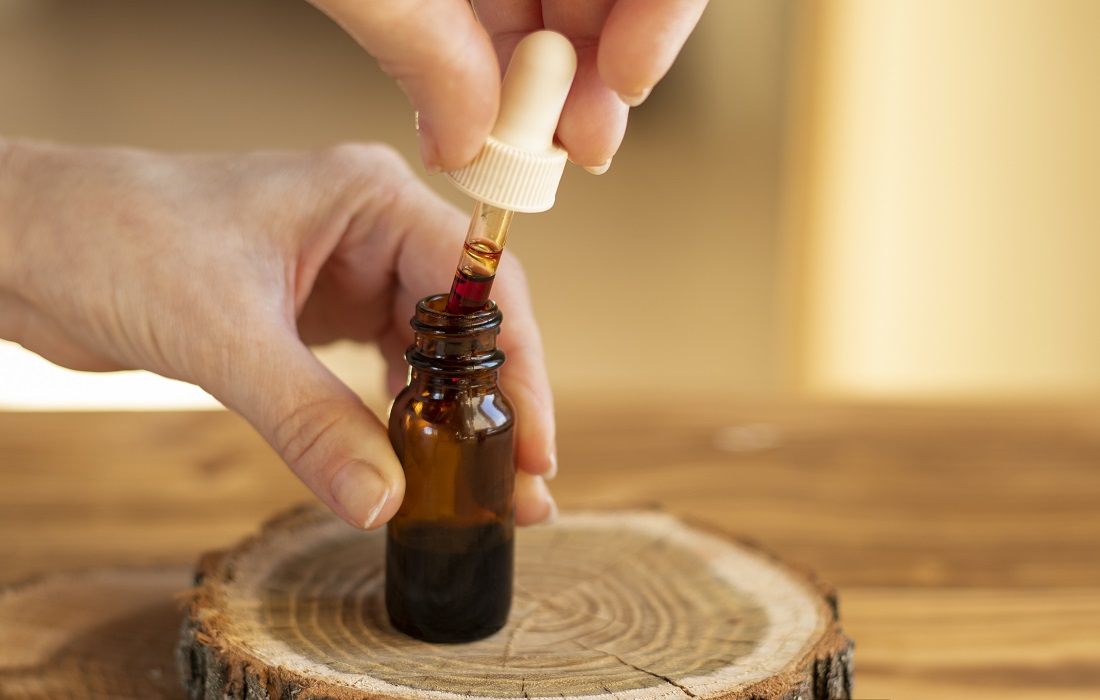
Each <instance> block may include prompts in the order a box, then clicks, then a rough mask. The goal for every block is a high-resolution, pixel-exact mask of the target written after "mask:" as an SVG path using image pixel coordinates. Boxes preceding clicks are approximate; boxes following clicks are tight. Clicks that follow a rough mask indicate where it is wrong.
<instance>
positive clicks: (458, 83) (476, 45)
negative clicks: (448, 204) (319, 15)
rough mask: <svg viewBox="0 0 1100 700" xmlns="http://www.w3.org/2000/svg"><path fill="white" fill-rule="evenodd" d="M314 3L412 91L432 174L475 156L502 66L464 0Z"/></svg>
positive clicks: (492, 111) (493, 108)
mask: <svg viewBox="0 0 1100 700" xmlns="http://www.w3.org/2000/svg"><path fill="white" fill-rule="evenodd" d="M311 1H312V2H313V4H314V5H316V6H317V8H318V9H320V10H321V11H322V12H324V13H325V14H327V15H328V16H329V17H331V18H332V19H334V20H335V21H336V22H337V23H338V24H340V25H341V26H342V27H343V28H344V29H345V30H346V31H347V32H348V33H349V34H351V35H352V37H354V38H355V39H356V41H358V42H359V43H360V44H362V45H363V47H364V48H365V49H366V50H367V51H368V52H369V53H370V54H371V55H372V56H374V57H375V58H376V59H378V62H379V64H380V65H381V66H382V69H383V70H385V71H386V72H387V73H388V74H389V75H391V76H393V78H395V79H396V80H397V82H398V83H399V84H400V85H401V88H402V89H403V90H404V91H405V93H406V94H407V95H408V96H409V99H410V100H411V101H412V103H413V106H414V107H415V108H416V110H417V111H418V118H417V123H418V130H419V132H420V157H421V160H422V161H423V162H424V166H425V167H426V168H427V169H428V171H429V172H438V171H439V170H454V169H457V168H460V167H462V166H463V165H466V163H468V162H470V161H471V160H472V159H473V158H474V156H475V155H477V152H478V150H479V149H480V148H481V145H482V144H483V143H484V142H485V138H486V136H488V135H489V131H490V130H491V129H492V126H493V122H494V120H495V119H496V113H497V107H498V104H499V100H500V69H499V66H498V64H497V61H496V59H495V54H494V52H493V48H492V45H491V44H490V42H489V39H488V37H487V36H486V35H485V31H484V30H483V29H482V28H481V27H480V26H479V25H478V23H477V20H476V19H475V17H474V15H473V12H471V10H470V6H469V4H468V3H466V2H464V1H462V0H421V1H420V2H416V3H406V2H362V1H360V0H311Z"/></svg>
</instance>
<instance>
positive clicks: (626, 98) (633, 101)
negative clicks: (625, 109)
mask: <svg viewBox="0 0 1100 700" xmlns="http://www.w3.org/2000/svg"><path fill="white" fill-rule="evenodd" d="M652 90H653V88H645V89H644V90H642V91H641V92H636V93H634V94H633V95H624V94H623V93H621V92H620V93H619V99H620V100H622V101H623V102H625V103H626V104H628V105H630V106H631V107H637V106H638V105H640V104H641V103H643V102H645V99H646V98H647V97H649V93H650V92H651V91H652Z"/></svg>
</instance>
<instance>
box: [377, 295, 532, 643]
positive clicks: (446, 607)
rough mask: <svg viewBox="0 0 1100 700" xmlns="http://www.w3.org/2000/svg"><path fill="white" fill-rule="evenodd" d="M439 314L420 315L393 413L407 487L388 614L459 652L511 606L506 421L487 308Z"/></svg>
mask: <svg viewBox="0 0 1100 700" xmlns="http://www.w3.org/2000/svg"><path fill="white" fill-rule="evenodd" d="M446 306H447V296H446V295H437V296H430V297H426V298H424V299H421V300H420V302H419V303H418V304H417V306H416V315H415V316H414V317H413V319H412V322H411V323H412V327H413V330H414V331H415V334H416V339H415V342H414V343H413V345H412V346H410V347H409V350H408V352H406V353H405V357H406V359H407V360H408V361H409V365H410V367H411V372H410V375H409V384H408V386H407V387H405V389H404V390H403V391H402V392H401V393H400V394H398V396H397V398H396V399H395V400H394V404H393V408H392V409H391V410H390V419H389V434H390V442H391V443H392V444H393V448H394V450H395V451H396V452H397V457H398V458H399V459H400V460H401V464H402V466H403V468H404V470H405V484H406V486H405V498H404V501H402V503H401V508H400V509H399V510H398V511H397V514H396V515H395V516H394V517H393V519H392V520H391V521H390V522H389V524H388V526H387V531H386V610H387V612H388V613H389V617H390V621H391V622H392V624H393V626H394V627H395V628H396V629H398V630H400V631H401V632H404V633H405V634H408V635H410V636H413V637H417V638H419V639H423V640H426V641H430V642H465V641H472V640H475V639H481V638H482V637H486V636H488V635H490V634H492V633H493V632H496V631H497V630H499V629H500V628H501V627H503V626H504V623H505V622H506V621H507V618H508V609H509V608H510V607H511V602H512V570H513V558H514V537H513V535H514V529H515V517H514V508H513V493H514V490H515V470H514V467H513V462H512V438H513V427H514V424H515V412H514V410H513V408H512V403H511V401H509V399H508V397H507V396H505V395H504V393H503V392H501V390H500V387H499V386H498V385H497V372H498V370H499V369H500V366H501V365H502V364H504V352H503V351H502V350H499V349H497V347H496V336H497V333H498V332H499V331H500V323H501V313H500V310H499V309H498V308H497V305H496V303H495V302H492V301H490V302H488V303H487V304H485V305H484V306H483V307H482V308H480V309H478V310H474V311H472V312H468V313H462V314H453V313H448V312H447V311H446Z"/></svg>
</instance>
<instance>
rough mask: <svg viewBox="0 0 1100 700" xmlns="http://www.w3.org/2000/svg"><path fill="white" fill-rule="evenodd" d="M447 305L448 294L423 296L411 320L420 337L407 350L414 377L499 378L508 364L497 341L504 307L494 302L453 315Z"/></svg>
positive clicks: (453, 378)
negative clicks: (502, 368) (501, 370)
mask: <svg viewBox="0 0 1100 700" xmlns="http://www.w3.org/2000/svg"><path fill="white" fill-rule="evenodd" d="M446 304H447V297H446V296H445V295H442V294H439V295H435V296H431V297H426V298H424V299H421V300H420V302H419V303H418V304H417V306H416V315H415V316H414V317H413V319H412V322H411V325H412V327H413V331H414V332H415V334H416V338H415V341H414V342H413V344H412V345H411V346H410V347H409V349H408V351H407V352H406V353H405V358H406V359H407V360H408V362H409V365H410V366H411V367H412V369H413V374H414V376H416V377H418V378H419V377H421V376H423V377H425V378H426V377H429V376H437V377H440V378H444V379H451V380H458V379H467V378H469V379H471V380H473V378H474V377H490V378H492V379H493V380H495V378H496V371H497V370H498V369H499V368H500V367H501V365H503V364H504V351H503V350H500V349H498V348H497V343H496V339H497V334H498V333H499V332H500V323H501V320H502V315H501V313H500V309H499V308H497V305H496V303H494V302H492V301H490V302H489V303H488V304H486V305H485V306H484V307H483V308H482V309H480V310H478V311H475V312H473V313H469V314H453V313H448V312H447V311H446ZM479 381H481V380H480V379H479Z"/></svg>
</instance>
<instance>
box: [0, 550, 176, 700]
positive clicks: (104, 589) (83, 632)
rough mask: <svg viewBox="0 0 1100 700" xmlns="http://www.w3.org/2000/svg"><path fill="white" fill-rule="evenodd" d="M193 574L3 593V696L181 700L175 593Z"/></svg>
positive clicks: (150, 573)
mask: <svg viewBox="0 0 1100 700" xmlns="http://www.w3.org/2000/svg"><path fill="white" fill-rule="evenodd" d="M191 580H192V572H191V571H190V569H189V568H187V567H180V568H174V569H109V570H97V571H82V572H77V573H73V574H64V575H55V576H51V577H48V578H43V579H39V580H37V581H32V582H30V583H25V584H20V585H18V586H13V587H9V588H6V589H4V590H0V698H3V699H4V700H119V699H120V698H141V699H142V700H180V699H181V698H183V697H184V695H183V690H182V688H181V686H180V679H179V676H177V674H176V663H175V658H176V657H175V649H176V642H177V634H178V631H179V627H180V619H181V611H180V607H181V605H180V601H179V599H178V596H179V592H180V591H182V590H185V589H187V588H188V586H189V585H190V583H191Z"/></svg>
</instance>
